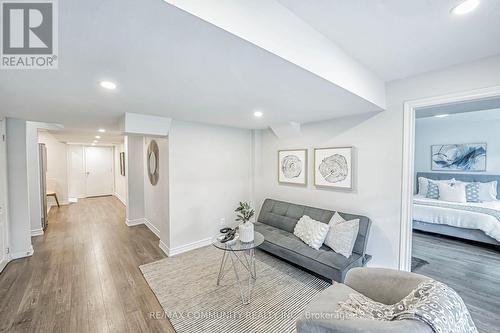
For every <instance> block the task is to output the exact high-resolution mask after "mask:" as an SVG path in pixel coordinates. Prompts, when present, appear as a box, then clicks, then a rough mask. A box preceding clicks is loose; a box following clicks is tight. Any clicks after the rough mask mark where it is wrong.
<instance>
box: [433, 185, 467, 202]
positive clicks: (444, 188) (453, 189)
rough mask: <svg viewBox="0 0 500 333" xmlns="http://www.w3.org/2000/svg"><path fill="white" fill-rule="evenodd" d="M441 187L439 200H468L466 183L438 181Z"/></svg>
mask: <svg viewBox="0 0 500 333" xmlns="http://www.w3.org/2000/svg"><path fill="white" fill-rule="evenodd" d="M437 185H438V187H439V200H443V201H449V202H467V195H466V193H465V183H455V184H446V183H437Z"/></svg>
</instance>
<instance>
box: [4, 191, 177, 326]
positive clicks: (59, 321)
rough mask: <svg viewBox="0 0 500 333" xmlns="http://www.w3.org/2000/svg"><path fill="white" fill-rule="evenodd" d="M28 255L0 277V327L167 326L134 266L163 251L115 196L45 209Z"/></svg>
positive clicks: (161, 253)
mask: <svg viewBox="0 0 500 333" xmlns="http://www.w3.org/2000/svg"><path fill="white" fill-rule="evenodd" d="M32 241H33V248H34V255H33V256H32V257H29V258H23V259H19V260H14V261H12V262H11V263H9V264H8V266H7V267H6V268H5V270H4V271H3V273H2V274H1V275H0V332H33V331H37V332H127V331H128V332H174V330H173V329H172V327H171V325H170V323H169V321H168V320H166V319H161V320H160V319H150V313H151V312H161V311H163V310H162V308H161V307H160V305H159V303H158V301H157V300H156V298H155V296H154V294H153V293H152V291H151V290H150V289H149V286H148V285H147V283H146V281H145V280H144V278H143V276H142V274H141V272H140V270H139V268H138V267H139V265H142V264H145V263H149V262H152V261H155V260H158V259H161V258H163V257H165V256H164V254H163V252H162V251H161V250H160V249H159V248H158V241H159V240H158V238H157V237H156V236H155V235H154V234H153V233H152V232H151V231H150V230H149V229H148V228H147V227H146V226H144V225H140V226H135V227H132V228H130V227H127V226H126V225H125V207H124V206H123V205H122V203H121V202H120V201H119V200H118V199H116V198H115V197H111V196H110V197H100V198H89V199H82V200H80V201H78V203H76V204H71V205H68V206H61V208H57V207H53V208H52V209H51V210H50V214H49V226H48V228H47V230H46V232H45V234H44V235H43V236H38V237H34V238H32Z"/></svg>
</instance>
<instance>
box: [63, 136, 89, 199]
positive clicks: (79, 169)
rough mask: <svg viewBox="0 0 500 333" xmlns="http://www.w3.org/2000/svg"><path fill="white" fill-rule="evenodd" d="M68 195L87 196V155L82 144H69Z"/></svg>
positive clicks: (71, 196)
mask: <svg viewBox="0 0 500 333" xmlns="http://www.w3.org/2000/svg"><path fill="white" fill-rule="evenodd" d="M67 151H68V196H69V197H70V198H72V199H78V198H85V196H86V189H85V186H86V185H85V155H84V147H83V146H81V145H68V148H67Z"/></svg>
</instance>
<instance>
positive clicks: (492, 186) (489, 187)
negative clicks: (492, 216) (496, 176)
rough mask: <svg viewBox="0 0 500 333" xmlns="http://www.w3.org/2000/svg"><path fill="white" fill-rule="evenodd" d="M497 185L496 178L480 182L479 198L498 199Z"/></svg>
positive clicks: (485, 199)
mask: <svg viewBox="0 0 500 333" xmlns="http://www.w3.org/2000/svg"><path fill="white" fill-rule="evenodd" d="M497 185H498V182H497V181H496V180H495V181H492V182H488V183H479V200H480V201H483V202H484V201H495V200H497V194H498V193H497Z"/></svg>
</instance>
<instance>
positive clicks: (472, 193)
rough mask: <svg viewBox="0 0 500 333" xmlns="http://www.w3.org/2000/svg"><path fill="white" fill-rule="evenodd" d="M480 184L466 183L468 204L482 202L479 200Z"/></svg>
mask: <svg viewBox="0 0 500 333" xmlns="http://www.w3.org/2000/svg"><path fill="white" fill-rule="evenodd" d="M479 189H480V186H479V183H466V184H465V196H466V198H467V202H481V199H479Z"/></svg>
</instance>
